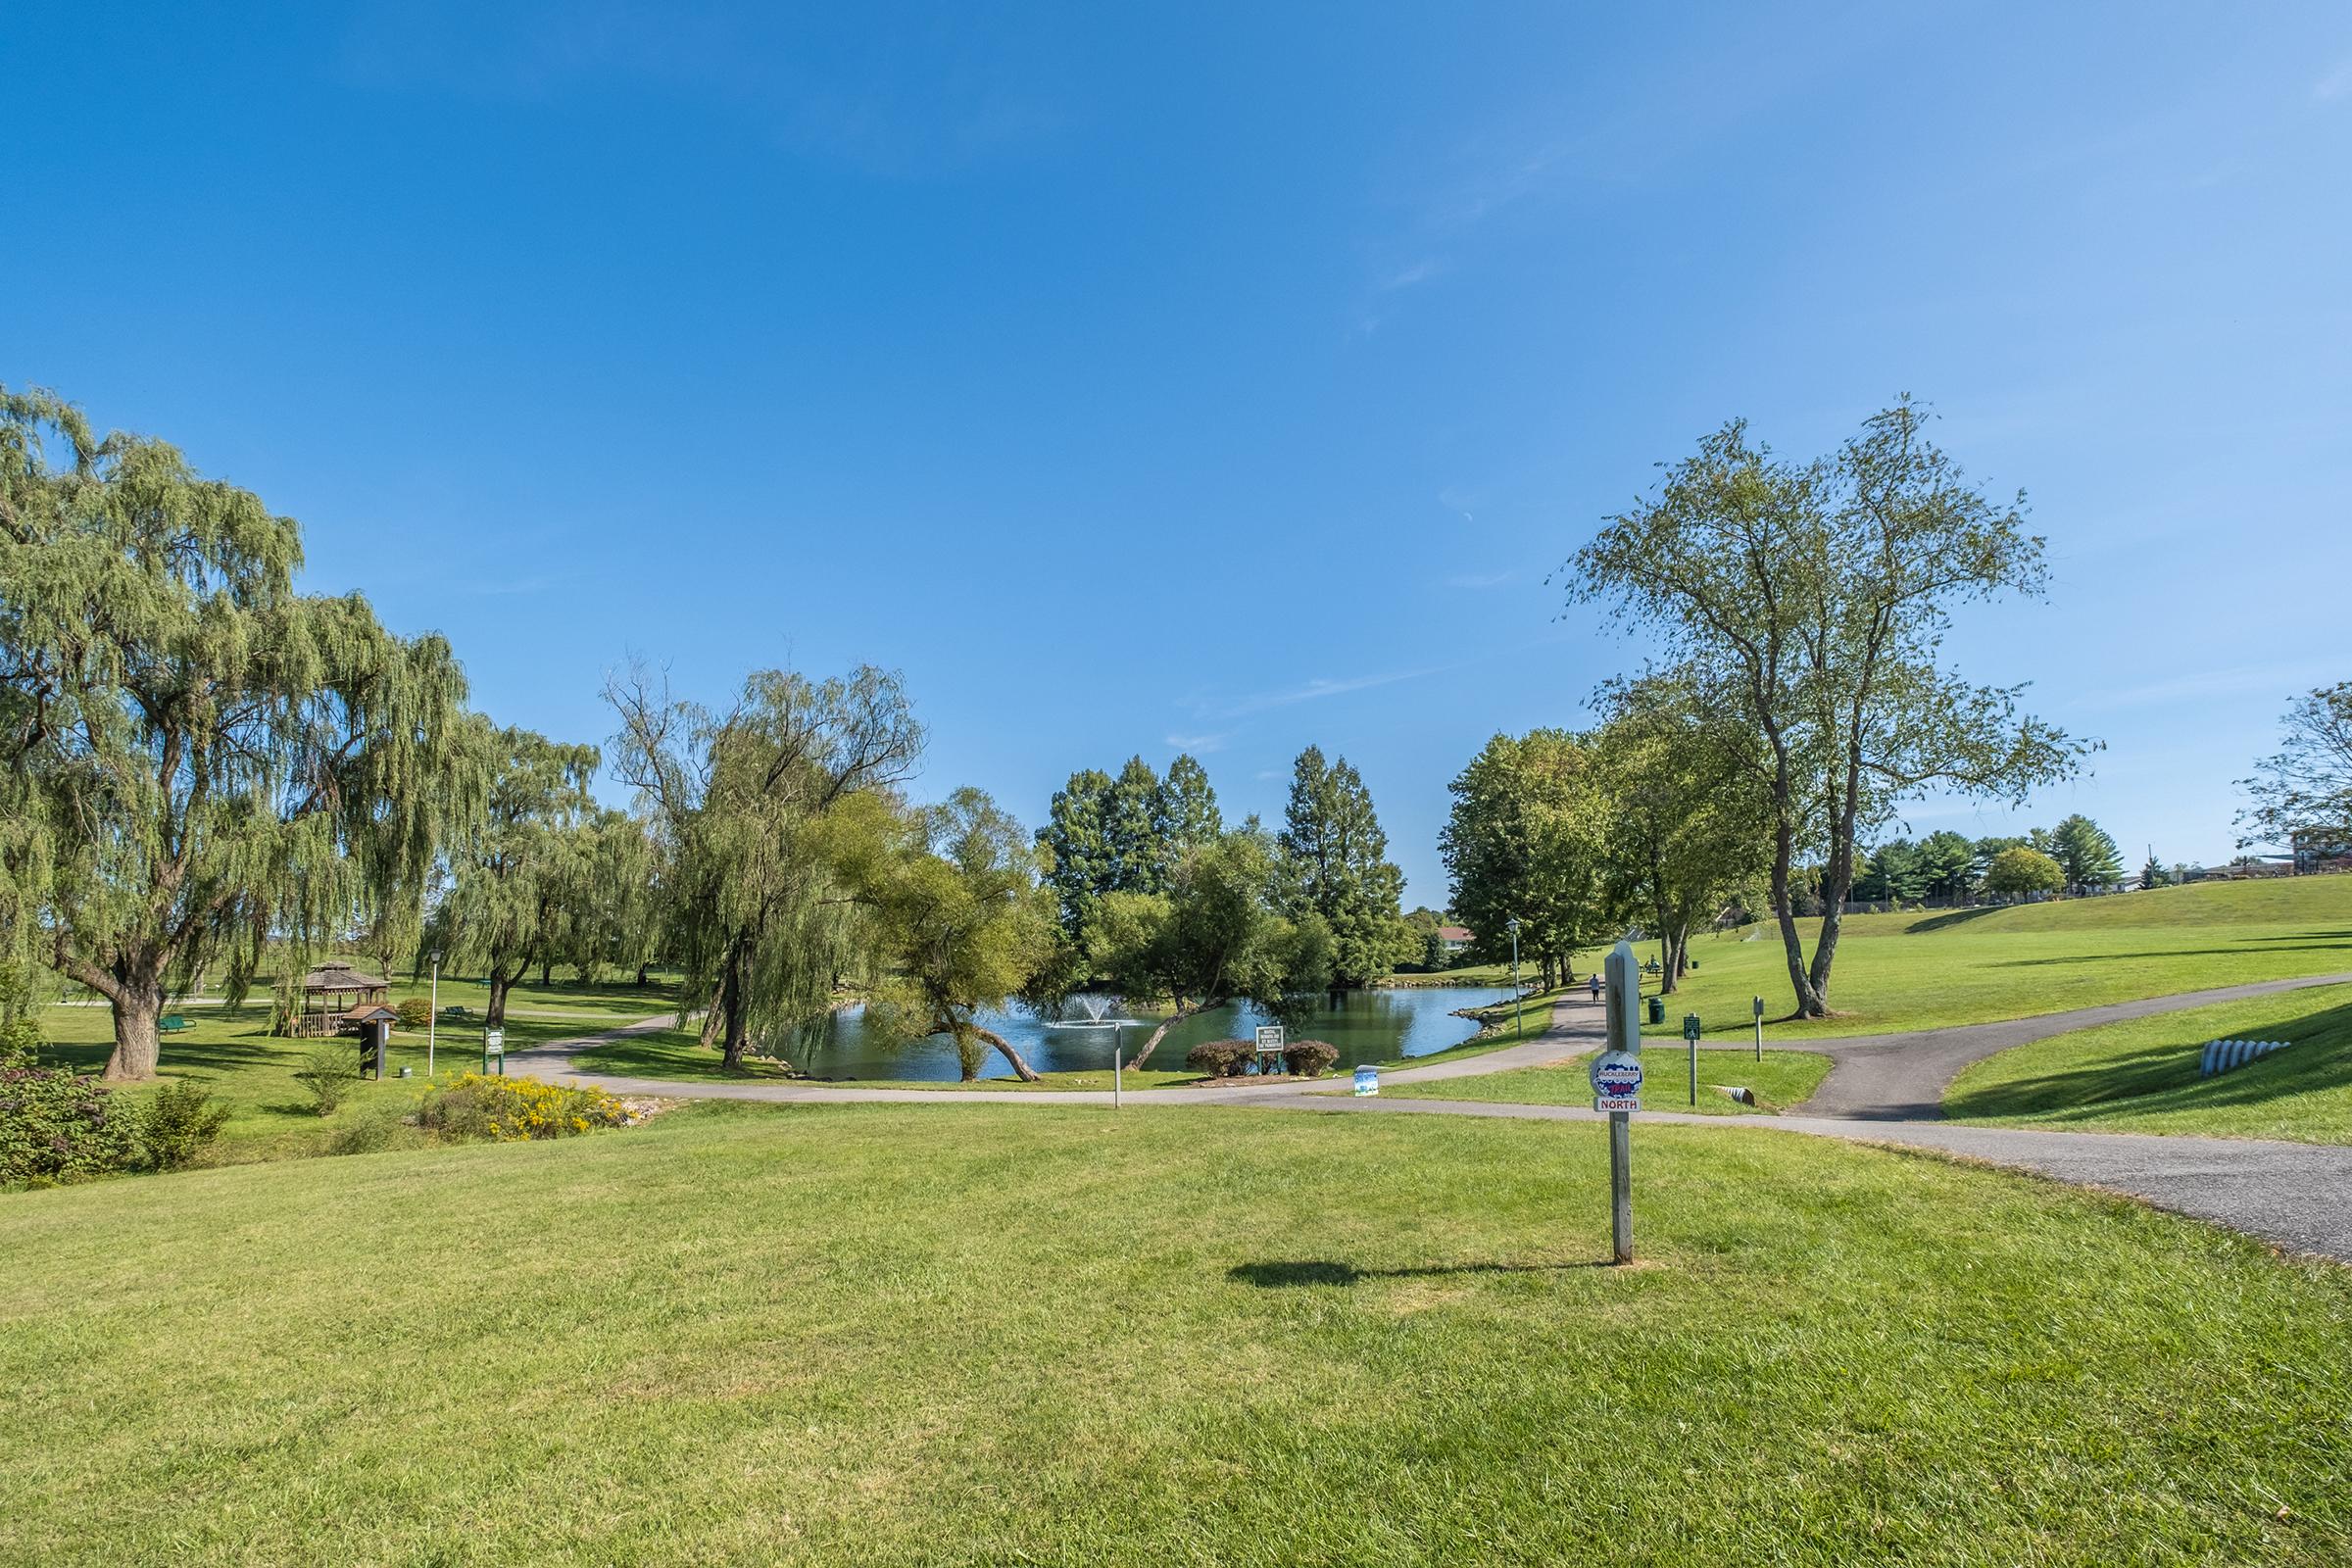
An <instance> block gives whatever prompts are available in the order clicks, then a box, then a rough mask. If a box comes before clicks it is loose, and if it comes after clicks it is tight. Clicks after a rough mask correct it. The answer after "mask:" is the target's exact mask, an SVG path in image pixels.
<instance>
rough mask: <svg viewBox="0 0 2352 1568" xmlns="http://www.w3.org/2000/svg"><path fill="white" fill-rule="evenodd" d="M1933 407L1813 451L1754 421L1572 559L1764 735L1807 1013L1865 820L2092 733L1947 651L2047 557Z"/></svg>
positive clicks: (1712, 443)
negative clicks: (1769, 442) (1798, 884)
mask: <svg viewBox="0 0 2352 1568" xmlns="http://www.w3.org/2000/svg"><path fill="white" fill-rule="evenodd" d="M1924 419H1925V415H1924V413H1923V411H1922V410H1921V409H1920V408H1919V407H1918V406H1917V405H1915V404H1913V403H1912V402H1910V401H1909V400H1908V399H1904V400H1902V401H1900V402H1898V403H1896V404H1895V405H1894V406H1893V407H1892V408H1889V409H1887V410H1886V411H1885V412H1883V413H1881V414H1878V415H1876V416H1873V417H1871V418H1870V419H1869V420H1868V421H1867V422H1866V423H1865V424H1864V426H1863V428H1862V431H1861V433H1860V434H1859V435H1857V436H1856V437H1854V438H1853V439H1852V440H1850V441H1848V442H1846V443H1845V445H1844V446H1843V447H1841V448H1840V449H1839V450H1838V453H1837V454H1836V455H1835V456H1834V457H1831V458H1827V459H1823V460H1820V461H1817V462H1814V463H1809V464H1802V465H1797V464H1790V463H1788V462H1785V461H1783V460H1781V459H1779V458H1776V457H1775V456H1774V455H1773V454H1772V452H1771V451H1770V449H1769V448H1765V447H1762V446H1759V445H1756V444H1753V443H1751V442H1750V440H1749V439H1748V434H1747V428H1746V425H1745V424H1744V422H1742V421H1738V420H1735V421H1733V422H1732V423H1730V424H1727V425H1725V426H1724V427H1723V428H1722V429H1721V430H1718V431H1716V432H1715V433H1714V434H1712V435H1710V436H1708V437H1706V438H1705V439H1704V440H1703V441H1701V442H1700V444H1699V449H1698V451H1697V452H1696V453H1695V454H1694V455H1693V456H1691V457H1689V458H1686V459H1684V460H1683V461H1682V462H1680V463H1678V464H1675V465H1673V466H1671V467H1670V468H1669V469H1668V471H1667V476H1666V479H1665V482H1664V483H1663V485H1662V486H1661V487H1660V489H1659V490H1658V492H1657V493H1656V494H1655V495H1654V496H1652V497H1650V498H1648V499H1646V500H1643V501H1642V502H1640V503H1639V504H1637V505H1636V506H1635V507H1634V508H1632V509H1631V510H1629V511H1627V512H1625V513H1623V514H1621V515H1618V516H1616V517H1614V518H1612V519H1610V520H1609V522H1608V523H1607V524H1606V525H1605V526H1604V527H1603V528H1602V529H1601V531H1600V533H1599V535H1598V536H1597V537H1596V538H1594V539H1593V542H1592V543H1591V544H1589V545H1587V546H1586V547H1585V548H1584V549H1583V550H1582V551H1580V552H1579V553H1578V554H1577V555H1576V557H1575V558H1574V559H1573V560H1572V561H1571V562H1570V563H1569V564H1568V565H1567V567H1566V568H1565V570H1566V574H1567V576H1568V580H1569V586H1570V595H1571V599H1572V601H1574V602H1582V601H1599V602H1603V603H1606V604H1609V605H1610V606H1612V607H1613V609H1614V610H1615V612H1616V613H1618V614H1619V615H1621V616H1622V617H1624V618H1625V619H1627V620H1628V621H1630V622H1632V623H1633V624H1635V625H1637V626H1639V627H1641V628H1642V629H1644V630H1647V631H1649V632H1651V633H1652V634H1653V635H1655V636H1656V637H1657V638H1658V639H1659V641H1660V642H1661V643H1662V644H1663V645H1664V646H1665V648H1666V650H1667V651H1668V652H1669V654H1670V655H1671V656H1672V658H1673V659H1674V660H1675V661H1676V662H1677V664H1678V666H1679V667H1678V669H1677V675H1678V677H1679V678H1681V679H1684V680H1686V681H1687V682H1688V683H1689V684H1690V685H1691V689H1692V690H1694V691H1695V692H1697V693H1699V694H1700V696H1701V699H1702V700H1703V701H1705V702H1706V703H1707V704H1708V705H1709V706H1710V707H1712V708H1713V709H1714V710H1715V711H1716V716H1717V717H1718V718H1719V719H1720V720H1721V721H1723V722H1725V723H1727V724H1730V725H1733V726H1736V727H1738V728H1740V729H1742V730H1744V731H1746V732H1748V733H1749V734H1751V735H1752V736H1753V738H1754V741H1753V745H1752V746H1751V747H1750V748H1749V749H1748V751H1747V754H1746V755H1747V759H1748V766H1749V768H1750V769H1751V771H1752V772H1753V774H1754V776H1755V778H1756V780H1757V782H1758V784H1759V785H1760V786H1761V787H1762V789H1763V790H1764V792H1765V797H1766V799H1767V801H1768V802H1769V805H1770V809H1771V811H1772V817H1773V861H1772V867H1771V897H1772V901H1773V905H1774V907H1775V910H1776V912H1777V914H1778V916H1779V921H1780V928H1781V940H1782V944H1783V947H1784V949H1785V951H1786V954H1787V956H1788V963H1789V982H1790V984H1791V986H1792V987H1793V988H1794V990H1795V992H1796V1000H1797V1011H1798V1013H1799V1014H1800V1015H1802V1016H1808V1017H1820V1016H1823V1015H1826V1014H1827V1013H1828V1011H1829V1005H1830V1004H1829V997H1830V976H1831V971H1832V965H1833V964H1834V963H1835V961H1836V958H1837V953H1838V932H1839V929H1840V919H1841V915H1842V913H1843V910H1844V907H1845V900H1846V896H1847V894H1848V893H1849V891H1850V890H1851V889H1852V887H1853V883H1854V877H1855V874H1856V871H1857V869H1858V866H1857V861H1856V848H1855V846H1856V843H1857V840H1858V838H1859V836H1860V835H1862V834H1864V833H1867V832H1869V831H1871V830H1872V829H1874V828H1875V827H1877V826H1878V825H1880V824H1881V823H1883V822H1885V821H1887V819H1888V818H1889V817H1890V816H1891V815H1892V812H1893V809H1894V808H1895V807H1896V806H1897V805H1898V804H1899V803H1900V802H1901V801H1903V800H1904V799H1905V798H1907V797H1910V796H1913V795H1915V794H1917V793H1918V792H1920V791H1921V790H1923V789H1925V788H1928V787H1936V788H1939V789H1942V790H1945V791H1948V792H1952V793H1958V794H1964V795H1976V796H1985V797H1991V798H1995V799H2002V800H2009V801H2017V800H2021V799H2022V798H2023V797H2024V795H2025V794H2026V793H2027V792H2028V791H2030V790H2031V789H2032V788H2034V786H2035V785H2038V784H2041V783H2044V782H2047V781H2049V780H2052V779H2056V778H2060V777H2064V776H2066V775H2068V774H2069V773H2071V772H2072V771H2073V770H2074V768H2075V767H2076V765H2077V764H2078V760H2079V758H2080V756H2081V754H2082V751H2083V750H2084V749H2085V748H2084V747H2083V746H2082V744H2080V743H2077V742H2073V741H2070V740H2069V739H2068V737H2067V736H2066V735H2065V734H2064V732H2062V731H2060V730H2058V729H2056V728H2054V727H2052V726H2051V725H2049V724H2047V723H2045V722H2043V721H2042V720H2040V719H2037V718H2034V717H2031V716H2028V715H2024V714H2021V713H2020V712H2019V711H2018V694H2019V692H2020V691H2021V690H2022V688H2021V687H1996V686H1978V685H1972V684H1970V683H1968V682H1966V681H1964V680H1962V679H1961V678H1959V677H1958V676H1957V675H1955V674H1953V673H1952V672H1951V671H1949V670H1948V669H1946V668H1945V667H1944V666H1943V663H1942V662H1941V659H1942V655H1941V642H1942V638H1943V634H1944V631H1945V628H1946V627H1947V625H1948V624H1949V616H1950V612H1951V611H1952V609H1953V608H1954V607H1955V606H1958V605H1960V604H1964V603H1967V602H1970V601H1974V600H1980V599H1985V598H1990V597H1992V596H1994V595H1996V594H2001V593H2008V592H2014V593H2019V594H2025V595H2029V596H2034V595H2038V594H2039V593H2040V592H2041V591H2042V588H2043V584H2044V579H2045V576H2046V572H2045V568H2044V566H2043V564H2042V541H2041V540H2040V539H2039V538H2038V537H2036V536H2034V535H2033V534H2030V533H2028V532H2027V531H2026V527H2025V515H2024V500H2023V497H2022V496H2021V497H2019V498H2018V499H2017V500H2016V501H2015V502H2012V503H1996V502H1994V501H1992V500H1990V499H1988V498H1987V497H1986V496H1985V493H1984V492H1983V490H1981V489H1980V488H1979V487H1978V486H1977V485H1975V484H1974V483H1972V482H1970V481H1969V480H1968V479H1967V478H1966V476H1965V475H1963V474H1962V472H1961V471H1960V469H1959V467H1958V466H1956V465H1955V464H1953V463H1952V461H1951V460H1950V459H1949V458H1948V457H1946V456H1945V455H1944V453H1943V452H1941V451H1940V450H1939V449H1938V448H1936V445H1935V444H1934V443H1933V442H1931V441H1929V440H1928V439H1927V436H1926V434H1925V431H1924ZM1815 846H1817V847H1818V850H1819V852H1820V854H1821V858H1822V875H1821V890H1820V893H1821V900H1822V906H1823V913H1822V921H1821V925H1820V929H1819V932H1818V935H1817V936H1816V938H1815V941H1814V946H1813V951H1812V953H1811V955H1810V956H1807V954H1806V952H1805V947H1804V937H1803V934H1802V933H1801V932H1800V930H1799V929H1798V927H1797V923H1796V911H1795V907H1794V904H1793V901H1792V897H1791V895H1792V891H1793V886H1792V883H1793V874H1794V872H1795V870H1796V867H1797V864H1798V861H1799V858H1800V856H1802V855H1803V854H1805V853H1806V851H1807V849H1808V847H1815Z"/></svg>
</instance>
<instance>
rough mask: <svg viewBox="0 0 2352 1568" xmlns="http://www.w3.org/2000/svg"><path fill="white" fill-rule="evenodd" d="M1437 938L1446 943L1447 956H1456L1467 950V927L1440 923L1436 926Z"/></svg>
mask: <svg viewBox="0 0 2352 1568" xmlns="http://www.w3.org/2000/svg"><path fill="white" fill-rule="evenodd" d="M1438 940H1439V941H1440V942H1443V943H1444V944H1446V956H1447V957H1448V958H1452V957H1458V956H1460V955H1461V954H1463V953H1465V952H1467V951H1469V947H1470V930H1469V927H1467V926H1459V925H1442V926H1440V927H1438Z"/></svg>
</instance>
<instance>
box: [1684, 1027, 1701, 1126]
mask: <svg viewBox="0 0 2352 1568" xmlns="http://www.w3.org/2000/svg"><path fill="white" fill-rule="evenodd" d="M1683 1039H1684V1040H1685V1041H1687V1042H1688V1043H1689V1044H1690V1047H1691V1109H1692V1110H1696V1109H1697V1108H1698V1014H1697V1013H1695V1012H1686V1013H1684V1014H1683Z"/></svg>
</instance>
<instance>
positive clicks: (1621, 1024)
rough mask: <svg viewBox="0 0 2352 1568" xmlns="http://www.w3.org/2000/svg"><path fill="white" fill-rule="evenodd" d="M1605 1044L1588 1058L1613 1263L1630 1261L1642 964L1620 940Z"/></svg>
mask: <svg viewBox="0 0 2352 1568" xmlns="http://www.w3.org/2000/svg"><path fill="white" fill-rule="evenodd" d="M1606 967H1607V973H1608V983H1609V991H1608V997H1609V1012H1608V1026H1609V1039H1608V1049H1607V1050H1605V1051H1603V1052H1601V1054H1599V1055H1597V1056H1595V1057H1593V1065H1592V1067H1591V1069H1590V1077H1591V1079H1592V1083H1593V1109H1594V1110H1602V1111H1606V1112H1608V1116H1609V1250H1610V1256H1611V1258H1612V1259H1613V1260H1614V1261H1616V1262H1619V1263H1631V1262H1632V1261H1633V1260H1634V1134H1633V1123H1632V1112H1634V1111H1637V1110H1640V1109H1641V1108H1642V1013H1641V1005H1642V965H1641V960H1639V959H1637V958H1636V957H1635V956H1634V948H1633V944H1632V943H1630V942H1620V943H1618V944H1617V946H1616V947H1615V948H1613V949H1611V950H1610V952H1609V956H1608V960H1607V965H1606Z"/></svg>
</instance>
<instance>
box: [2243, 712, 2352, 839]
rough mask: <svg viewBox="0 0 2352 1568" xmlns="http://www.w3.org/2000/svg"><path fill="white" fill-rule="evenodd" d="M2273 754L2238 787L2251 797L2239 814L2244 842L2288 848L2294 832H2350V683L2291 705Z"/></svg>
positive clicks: (2351, 827) (2259, 764)
mask: <svg viewBox="0 0 2352 1568" xmlns="http://www.w3.org/2000/svg"><path fill="white" fill-rule="evenodd" d="M2282 728H2283V731H2284V733H2283V734H2282V735H2281V737H2280V741H2279V746H2278V751H2277V752H2275V753H2273V754H2272V755H2271V756H2269V757H2266V758H2264V759H2263V760H2261V761H2259V762H2257V763H2256V764H2255V766H2254V774H2253V776H2252V777H2251V778H2241V779H2239V780H2238V781H2237V783H2238V787H2239V788H2240V789H2242V790H2244V791H2246V792H2247V794H2248V795H2249V796H2251V797H2252V804H2251V805H2249V806H2248V807H2247V808H2246V809H2244V810H2243V811H2240V812H2239V813H2238V816H2237V822H2238V826H2239V828H2240V829H2241V830H2243V831H2244V833H2245V837H2243V838H2241V839H2239V840H2238V841H2237V847H2238V848H2239V849H2241V850H2242V849H2250V848H2252V847H2253V846H2255V845H2257V844H2273V845H2278V846H2279V847H2281V848H2292V846H2293V841H2294V837H2295V835H2296V834H2297V833H2299V832H2310V831H2312V830H2314V829H2317V830H2320V831H2323V832H2335V833H2344V832H2352V681H2339V682H2337V683H2336V684H2335V685H2333V686H2322V687H2318V688H2316V689H2315V690H2313V691H2311V692H2308V693H2306V694H2305V695H2304V696H2302V697H2299V698H2297V699H2296V700H2295V703H2294V705H2293V706H2292V707H2290V708H2289V709H2287V711H2286V717H2285V718H2284V720H2283V721H2282Z"/></svg>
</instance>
